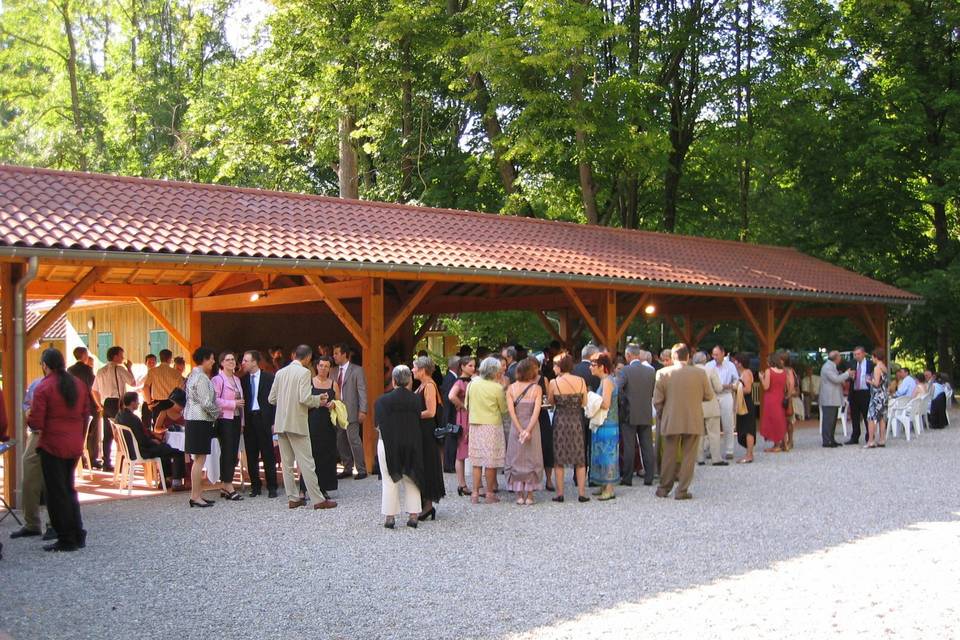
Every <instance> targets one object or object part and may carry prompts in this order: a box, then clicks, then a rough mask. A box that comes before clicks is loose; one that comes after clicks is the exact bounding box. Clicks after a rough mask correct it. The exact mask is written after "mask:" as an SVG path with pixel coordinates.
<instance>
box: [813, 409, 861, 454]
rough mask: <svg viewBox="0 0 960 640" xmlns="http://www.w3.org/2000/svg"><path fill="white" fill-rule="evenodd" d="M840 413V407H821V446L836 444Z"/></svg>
mask: <svg viewBox="0 0 960 640" xmlns="http://www.w3.org/2000/svg"><path fill="white" fill-rule="evenodd" d="M839 411H840V407H823V406H822V407H820V444H822V445H825V446H829V445H832V444H833V443H834V442H836V436H837V414H838V413H839ZM858 435H859V434H858Z"/></svg>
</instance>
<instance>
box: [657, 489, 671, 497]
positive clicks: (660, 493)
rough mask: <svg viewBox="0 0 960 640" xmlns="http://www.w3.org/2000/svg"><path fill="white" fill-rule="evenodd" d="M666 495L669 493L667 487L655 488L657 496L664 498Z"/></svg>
mask: <svg viewBox="0 0 960 640" xmlns="http://www.w3.org/2000/svg"><path fill="white" fill-rule="evenodd" d="M668 495H670V490H669V489H664V488H663V487H660V488H659V489H657V497H658V498H666V497H667V496H668Z"/></svg>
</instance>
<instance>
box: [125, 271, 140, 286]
mask: <svg viewBox="0 0 960 640" xmlns="http://www.w3.org/2000/svg"><path fill="white" fill-rule="evenodd" d="M141 271H143V269H134V270H133V271H131V272H130V275H129V276H127V279H126V280H124V281H123V282H124V284H130V283H132V282H133V281H134V280H136V279H137V276H139V275H140V272H141Z"/></svg>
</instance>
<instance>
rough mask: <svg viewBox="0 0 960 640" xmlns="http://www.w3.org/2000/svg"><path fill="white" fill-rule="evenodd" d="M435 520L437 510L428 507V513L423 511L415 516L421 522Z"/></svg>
mask: <svg viewBox="0 0 960 640" xmlns="http://www.w3.org/2000/svg"><path fill="white" fill-rule="evenodd" d="M436 519H437V508H436V507H430V511H424V512H423V513H421V514H420V515H418V516H417V520H419V521H420V522H423V521H424V520H436Z"/></svg>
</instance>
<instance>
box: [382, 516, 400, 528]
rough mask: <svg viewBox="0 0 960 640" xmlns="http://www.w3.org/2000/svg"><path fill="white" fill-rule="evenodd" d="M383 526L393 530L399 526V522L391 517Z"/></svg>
mask: <svg viewBox="0 0 960 640" xmlns="http://www.w3.org/2000/svg"><path fill="white" fill-rule="evenodd" d="M383 526H384V527H385V528H387V529H393V528H394V527H395V526H397V521H396V520H394V518H393V516H390V517H388V518H387V519H386V520H384V521H383Z"/></svg>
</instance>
